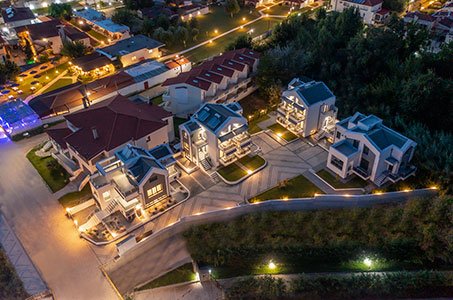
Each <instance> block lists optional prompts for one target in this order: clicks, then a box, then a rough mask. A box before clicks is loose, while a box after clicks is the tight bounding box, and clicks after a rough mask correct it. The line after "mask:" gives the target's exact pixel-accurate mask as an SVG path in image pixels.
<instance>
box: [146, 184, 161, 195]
mask: <svg viewBox="0 0 453 300" xmlns="http://www.w3.org/2000/svg"><path fill="white" fill-rule="evenodd" d="M161 191H162V184H158V185H156V186H155V187H153V188H151V189H149V190H147V191H146V194H147V195H148V197H152V196H154V195H156V194H158V193H160V192H161Z"/></svg>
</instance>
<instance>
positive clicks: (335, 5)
mask: <svg viewBox="0 0 453 300" xmlns="http://www.w3.org/2000/svg"><path fill="white" fill-rule="evenodd" d="M383 2H384V1H383V0H331V2H330V5H331V8H332V10H334V11H338V12H343V11H344V10H345V9H348V8H350V7H354V8H356V9H357V11H358V12H359V13H360V16H361V17H362V19H363V22H364V23H365V24H374V23H380V22H383V21H384V20H383V18H384V16H388V13H389V12H388V10H385V9H382V3H383Z"/></svg>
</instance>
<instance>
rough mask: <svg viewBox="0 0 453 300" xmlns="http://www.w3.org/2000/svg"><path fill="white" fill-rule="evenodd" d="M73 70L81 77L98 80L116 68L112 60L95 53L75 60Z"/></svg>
mask: <svg viewBox="0 0 453 300" xmlns="http://www.w3.org/2000/svg"><path fill="white" fill-rule="evenodd" d="M71 69H72V70H73V71H74V72H75V73H76V74H79V75H81V76H88V77H91V78H97V77H102V76H104V75H106V74H109V73H111V72H113V71H114V70H115V67H114V66H113V64H112V62H111V61H110V59H108V58H107V57H105V56H104V55H102V54H100V53H98V52H93V53H91V54H87V55H84V56H81V57H78V58H74V59H73V60H72V61H71Z"/></svg>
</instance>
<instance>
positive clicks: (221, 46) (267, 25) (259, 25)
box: [184, 18, 282, 62]
mask: <svg viewBox="0 0 453 300" xmlns="http://www.w3.org/2000/svg"><path fill="white" fill-rule="evenodd" d="M281 21H282V19H278V18H263V19H261V20H258V21H256V22H254V23H252V24H250V25H248V26H245V27H244V28H242V29H239V30H236V31H235V32H232V33H230V34H227V35H226V36H224V37H221V38H219V39H217V40H215V41H213V42H212V43H209V44H206V45H204V46H201V47H198V48H197V49H194V50H192V51H190V52H187V53H185V54H184V56H185V57H187V58H188V59H189V60H190V61H192V62H198V61H201V60H204V59H207V58H209V57H211V56H214V55H218V54H220V53H222V52H224V51H225V48H226V47H227V46H228V45H229V44H231V43H232V42H233V41H234V40H235V39H236V38H238V37H239V36H241V35H244V34H247V32H249V31H250V30H251V29H253V32H250V33H249V34H250V35H251V36H252V37H256V36H259V35H261V34H263V33H265V32H267V31H269V30H271V29H272V28H273V27H274V26H275V25H276V24H278V23H280V22H281ZM205 40H207V38H204V37H203V35H202V32H201V31H200V38H199V39H198V43H200V42H202V41H205Z"/></svg>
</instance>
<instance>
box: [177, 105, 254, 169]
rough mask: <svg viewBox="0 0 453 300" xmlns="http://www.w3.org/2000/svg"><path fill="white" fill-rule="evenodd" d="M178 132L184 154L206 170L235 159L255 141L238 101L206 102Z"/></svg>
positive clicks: (249, 149) (243, 154) (247, 150)
mask: <svg viewBox="0 0 453 300" xmlns="http://www.w3.org/2000/svg"><path fill="white" fill-rule="evenodd" d="M179 132H180V138H181V151H182V156H183V157H184V158H185V159H187V160H189V161H191V162H192V163H194V164H195V165H197V166H199V167H200V166H201V167H203V169H204V170H205V171H208V170H211V169H213V170H215V169H216V168H218V167H220V166H226V165H229V164H231V163H233V162H234V161H236V160H237V159H239V158H241V157H244V156H245V155H247V154H249V153H250V152H251V149H252V145H253V144H252V140H251V137H250V134H249V133H248V125H247V119H246V118H244V117H243V116H242V108H241V106H240V105H239V103H229V104H214V103H206V104H204V105H203V106H202V107H201V108H200V109H199V110H198V111H197V112H196V113H195V114H194V115H193V116H192V117H191V118H190V120H189V121H187V122H186V123H183V124H181V125H180V126H179Z"/></svg>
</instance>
